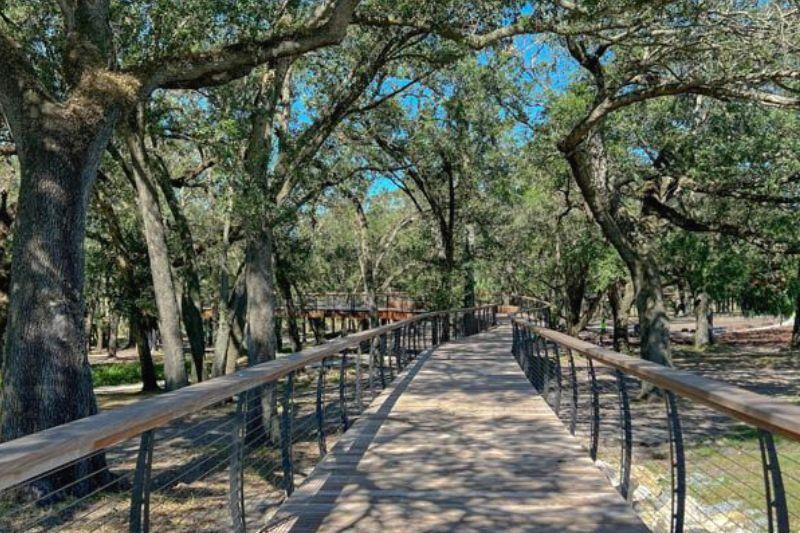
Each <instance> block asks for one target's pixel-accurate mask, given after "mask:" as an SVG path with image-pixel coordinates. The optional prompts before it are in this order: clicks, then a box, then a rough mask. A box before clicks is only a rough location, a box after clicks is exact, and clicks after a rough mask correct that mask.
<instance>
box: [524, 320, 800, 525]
mask: <svg viewBox="0 0 800 533" xmlns="http://www.w3.org/2000/svg"><path fill="white" fill-rule="evenodd" d="M545 323H546V317H544V316H542V312H541V310H539V311H536V310H534V311H532V312H531V314H530V315H529V316H526V317H519V316H516V317H513V318H512V326H513V343H512V346H513V348H512V352H513V354H514V356H515V358H516V359H517V361H518V362H519V365H520V366H521V368H522V369H523V371H524V372H525V375H526V376H527V378H528V380H529V381H530V383H531V384H532V385H533V387H534V388H535V389H536V391H537V392H538V393H539V394H540V395H541V396H542V397H543V398H544V399H545V400H546V402H547V403H548V404H549V405H550V407H551V408H552V409H553V411H554V412H555V413H556V414H557V415H558V416H559V417H560V418H561V420H562V421H563V422H564V424H565V426H567V428H568V429H569V431H570V433H572V434H573V435H575V436H577V437H578V438H579V439H580V440H581V441H582V443H583V444H584V445H585V446H586V448H587V451H588V453H589V455H590V456H591V458H592V459H593V460H594V461H595V462H596V464H597V465H598V466H599V467H600V468H601V469H602V470H604V471H605V472H606V474H607V476H608V477H609V479H610V480H611V481H612V483H613V484H614V485H615V486H616V487H617V489H618V491H619V492H620V494H621V495H622V496H623V497H624V498H626V499H627V500H628V501H630V502H631V503H632V504H633V506H634V507H635V509H636V510H637V512H638V513H639V515H640V516H641V517H642V519H643V520H644V521H645V523H646V524H647V525H648V526H649V527H650V528H651V529H653V530H655V531H672V532H681V531H726V532H730V531H748V532H749V531H770V532H771V531H778V532H788V531H790V524H793V525H794V526H795V527H798V525H800V406H796V405H793V404H791V403H789V402H787V401H783V400H780V399H775V398H771V397H768V396H764V395H761V394H756V393H754V392H751V391H748V390H746V389H743V388H740V387H736V386H733V385H730V384H728V383H723V382H720V381H716V380H712V379H707V378H705V377H701V376H699V375H697V374H694V373H692V372H687V371H684V370H679V369H675V368H669V367H665V366H662V365H659V364H656V363H652V362H649V361H645V360H642V359H638V358H635V357H631V356H627V355H623V354H620V353H617V352H613V351H611V350H607V349H604V348H601V347H599V346H595V345H593V344H590V343H588V342H585V341H582V340H579V339H576V338H574V337H570V336H568V335H565V334H563V333H560V332H558V331H554V330H551V329H547V328H546V327H544V325H545Z"/></svg>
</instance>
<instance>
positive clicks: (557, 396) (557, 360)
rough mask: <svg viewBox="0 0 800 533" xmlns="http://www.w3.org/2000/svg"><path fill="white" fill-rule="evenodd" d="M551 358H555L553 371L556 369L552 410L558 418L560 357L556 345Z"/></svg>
mask: <svg viewBox="0 0 800 533" xmlns="http://www.w3.org/2000/svg"><path fill="white" fill-rule="evenodd" d="M553 357H555V369H556V399H555V401H554V402H553V403H554V405H553V410H554V411H555V412H556V416H558V414H559V412H560V411H561V388H562V383H561V355H560V354H559V353H558V344H557V343H556V344H553Z"/></svg>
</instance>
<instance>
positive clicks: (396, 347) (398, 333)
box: [392, 328, 403, 373]
mask: <svg viewBox="0 0 800 533" xmlns="http://www.w3.org/2000/svg"><path fill="white" fill-rule="evenodd" d="M402 334H403V332H402V330H401V329H400V328H397V329H396V330H394V346H393V348H392V352H394V360H395V363H396V364H397V372H398V373H400V370H401V367H400V337H401V335H402Z"/></svg>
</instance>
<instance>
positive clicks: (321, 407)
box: [316, 358, 328, 457]
mask: <svg viewBox="0 0 800 533" xmlns="http://www.w3.org/2000/svg"><path fill="white" fill-rule="evenodd" d="M326 361H327V359H326V358H323V359H322V361H320V363H319V373H318V374H317V404H316V418H317V446H318V447H319V456H320V457H325V455H327V453H328V444H327V442H326V440H325V363H326Z"/></svg>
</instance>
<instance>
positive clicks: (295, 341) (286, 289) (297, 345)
mask: <svg viewBox="0 0 800 533" xmlns="http://www.w3.org/2000/svg"><path fill="white" fill-rule="evenodd" d="M275 259H276V272H275V274H276V276H275V277H276V281H277V283H278V289H279V290H280V291H281V297H282V298H283V305H284V307H285V309H284V313H285V315H286V324H287V326H288V329H289V337H291V339H292V349H293V350H294V351H295V352H299V351H300V350H302V349H303V341H302V340H301V339H300V328H298V327H297V315H298V312H297V307H296V306H295V304H294V297H293V296H292V284H291V282H290V281H289V277H288V276H287V274H286V265H285V264H283V263H281V261H280V259H279V258H278V257H277V256H276V257H275Z"/></svg>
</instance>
